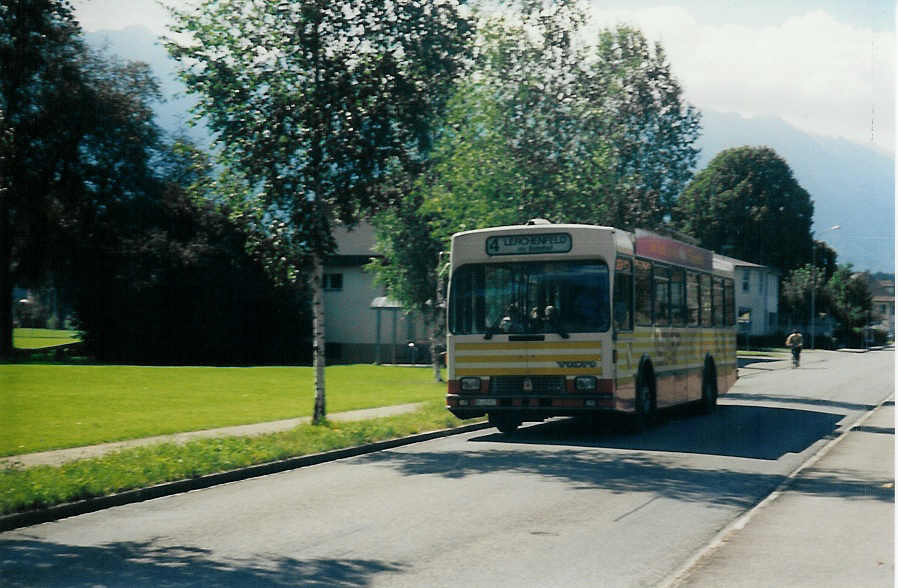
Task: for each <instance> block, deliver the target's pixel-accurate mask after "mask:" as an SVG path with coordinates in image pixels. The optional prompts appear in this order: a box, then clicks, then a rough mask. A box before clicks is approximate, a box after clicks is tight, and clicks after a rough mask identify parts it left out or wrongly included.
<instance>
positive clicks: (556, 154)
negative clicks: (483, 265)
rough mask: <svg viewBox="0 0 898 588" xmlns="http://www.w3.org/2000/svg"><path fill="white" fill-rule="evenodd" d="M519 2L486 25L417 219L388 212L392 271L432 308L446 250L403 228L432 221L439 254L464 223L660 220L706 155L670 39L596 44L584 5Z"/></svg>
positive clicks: (418, 194)
mask: <svg viewBox="0 0 898 588" xmlns="http://www.w3.org/2000/svg"><path fill="white" fill-rule="evenodd" d="M515 7H516V8H517V9H518V13H519V14H518V16H519V17H520V18H519V19H518V18H507V17H505V16H493V17H490V18H486V19H485V20H484V22H482V24H481V27H480V29H479V39H478V47H479V53H478V59H477V61H476V64H475V66H474V68H473V69H472V71H471V73H470V74H469V75H468V76H467V77H466V79H465V81H464V83H463V84H462V85H461V86H460V88H459V90H458V91H457V92H456V93H455V94H454V95H453V97H452V99H451V100H450V102H449V107H448V109H447V115H446V119H445V122H444V124H442V125H441V127H440V134H439V137H438V140H437V142H436V145H435V148H434V150H433V152H432V156H431V159H430V165H429V167H428V170H427V172H426V173H425V174H422V176H421V177H420V178H419V180H418V181H417V183H416V184H415V185H414V186H413V194H411V195H410V196H408V199H407V205H406V208H405V210H406V213H405V214H404V215H403V216H402V217H401V218H400V217H398V216H396V215H390V216H389V217H381V218H379V219H378V224H380V225H381V227H382V228H381V230H380V231H379V233H378V241H379V243H380V248H381V252H382V253H384V257H385V263H383V264H380V265H378V266H377V269H378V273H379V276H380V278H381V280H382V281H383V282H384V283H385V284H386V285H387V287H388V289H389V291H390V293H391V294H392V295H393V296H394V297H396V298H397V299H398V300H399V301H400V302H402V304H403V305H404V306H405V307H406V308H411V309H416V310H418V311H420V312H422V313H424V314H425V315H426V313H427V308H428V303H429V302H430V301H431V300H432V298H433V293H434V290H433V287H434V284H436V283H437V281H438V280H437V276H438V274H437V270H436V255H433V254H432V253H431V254H429V255H427V256H424V257H422V256H420V255H418V252H417V251H416V250H415V249H417V248H418V247H420V246H421V241H414V242H412V241H410V240H408V239H405V238H403V237H400V235H403V233H401V232H400V231H398V230H397V229H396V227H397V225H398V224H399V223H403V222H404V223H407V224H409V226H415V227H417V228H416V229H415V231H416V232H417V233H419V234H420V233H421V230H420V229H421V227H424V226H427V227H429V228H430V238H429V240H428V241H427V249H428V250H429V251H431V252H433V251H439V250H441V249H447V248H448V245H449V238H450V237H451V235H452V234H453V233H455V232H457V231H462V230H466V229H476V228H481V227H486V226H495V225H503V224H517V223H522V222H526V221H527V220H528V219H530V218H533V217H544V218H547V219H550V220H552V221H555V222H578V223H593V224H608V225H613V226H618V227H621V228H631V229H632V228H635V227H644V228H654V227H655V226H656V225H659V224H662V223H663V222H664V218H665V216H666V214H667V213H668V212H669V206H670V201H671V200H672V199H673V197H674V195H675V194H676V193H678V192H679V191H680V190H681V189H682V188H683V186H684V185H685V183H686V182H687V181H688V179H689V173H690V170H691V168H692V167H693V165H694V162H695V156H696V153H697V149H696V148H695V145H694V143H695V141H696V139H697V137H698V131H699V116H698V114H697V112H696V111H695V109H694V108H692V107H691V106H689V105H687V104H684V102H683V100H682V97H681V92H680V88H679V85H678V83H677V82H676V80H675V79H674V77H673V76H672V74H671V72H670V67H669V64H668V63H667V61H666V59H665V56H664V53H663V51H662V50H661V48H660V46H655V47H654V48H650V47H649V46H648V43H647V42H646V41H645V38H644V37H643V36H642V34H641V33H640V32H638V31H636V30H633V29H629V28H626V27H620V28H617V29H614V30H609V31H603V32H602V33H600V35H599V37H598V38H597V40H596V42H595V43H590V42H589V39H586V38H585V37H584V36H583V35H584V33H583V27H584V24H585V21H586V15H585V14H584V13H583V12H582V11H580V9H579V8H578V7H577V5H576V3H575V2H571V1H562V2H543V1H541V0H525V1H523V2H520V3H518V4H516V5H515ZM417 261H420V262H422V263H425V264H426V265H425V266H424V267H418V266H416V265H415V263H416V262H417ZM423 276H428V279H426V280H425V279H423ZM408 283H415V284H426V285H427V287H426V288H419V289H409V288H407V287H406V285H407V284H408Z"/></svg>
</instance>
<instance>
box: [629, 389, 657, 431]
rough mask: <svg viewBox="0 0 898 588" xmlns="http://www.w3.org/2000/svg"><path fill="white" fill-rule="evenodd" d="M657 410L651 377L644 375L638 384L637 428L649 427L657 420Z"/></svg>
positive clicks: (644, 428)
mask: <svg viewBox="0 0 898 588" xmlns="http://www.w3.org/2000/svg"><path fill="white" fill-rule="evenodd" d="M655 412H656V407H655V395H654V394H653V393H652V386H651V383H650V382H649V379H648V378H647V377H646V376H645V375H643V376H642V377H640V378H639V381H638V382H637V384H636V415H635V417H634V426H635V429H636V430H637V431H638V432H642V431H645V430H646V429H648V428H649V427H650V426H651V425H652V424H653V423H654V421H655Z"/></svg>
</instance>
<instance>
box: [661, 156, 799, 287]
mask: <svg viewBox="0 0 898 588" xmlns="http://www.w3.org/2000/svg"><path fill="white" fill-rule="evenodd" d="M813 214H814V204H813V202H812V201H811V197H810V195H809V194H808V193H807V191H806V190H805V189H804V188H802V187H801V186H800V185H799V184H798V182H797V181H796V180H795V177H794V176H793V175H792V169H791V168H790V167H789V165H788V164H787V163H786V162H785V160H784V159H783V158H782V157H780V156H779V155H777V154H776V153H775V152H774V151H773V150H772V149H770V148H769V147H737V148H734V149H727V150H725V151H722V152H721V153H719V154H718V155H717V156H715V157H714V159H712V160H711V162H710V163H709V164H708V167H706V168H705V169H703V170H701V171H700V172H699V173H697V174H696V176H695V178H694V179H693V180H692V182H691V183H690V184H689V186H688V187H687V188H686V190H685V191H684V192H683V194H682V196H680V198H679V199H678V201H677V207H676V211H675V215H674V218H675V222H676V223H677V224H678V225H679V227H680V228H681V230H683V231H684V232H686V233H688V234H691V235H693V236H695V237H697V238H698V240H699V242H700V243H701V245H702V247H706V248H708V249H713V250H715V251H721V252H723V253H726V254H727V255H731V256H733V257H736V258H739V259H744V260H746V261H751V262H754V263H759V264H762V265H769V266H773V267H775V268H777V269H779V270H781V271H783V272H789V271H791V270H792V269H793V268H796V267H798V266H800V265H802V264H804V263H807V262H808V261H810V259H811V222H812V216H813Z"/></svg>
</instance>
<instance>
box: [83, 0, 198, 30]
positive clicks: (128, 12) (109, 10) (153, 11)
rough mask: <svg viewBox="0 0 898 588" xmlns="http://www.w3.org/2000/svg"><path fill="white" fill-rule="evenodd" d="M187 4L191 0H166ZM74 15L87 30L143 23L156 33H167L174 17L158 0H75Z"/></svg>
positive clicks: (178, 5) (165, 0)
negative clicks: (171, 16)
mask: <svg viewBox="0 0 898 588" xmlns="http://www.w3.org/2000/svg"><path fill="white" fill-rule="evenodd" d="M164 3H165V4H166V5H174V6H176V7H184V6H187V5H189V4H190V3H191V0H164ZM72 5H73V6H74V7H75V18H77V19H78V22H80V23H81V28H82V29H84V30H85V31H88V32H93V31H103V30H118V29H124V28H126V27H129V26H132V25H143V26H145V27H147V28H148V29H150V30H151V31H153V32H154V33H156V34H159V35H161V34H163V33H166V32H167V30H168V25H169V24H170V22H171V19H170V18H169V16H168V12H167V11H166V9H165V8H163V7H162V6H161V5H160V3H159V2H158V1H157V0H73V2H72Z"/></svg>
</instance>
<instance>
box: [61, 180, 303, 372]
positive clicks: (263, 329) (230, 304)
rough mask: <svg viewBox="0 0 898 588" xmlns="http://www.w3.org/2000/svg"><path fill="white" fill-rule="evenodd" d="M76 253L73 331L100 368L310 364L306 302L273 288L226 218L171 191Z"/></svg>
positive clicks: (296, 292) (292, 291)
mask: <svg viewBox="0 0 898 588" xmlns="http://www.w3.org/2000/svg"><path fill="white" fill-rule="evenodd" d="M122 214H123V215H125V218H124V219H123V220H124V222H123V223H122V224H123V225H124V226H130V227H132V229H131V230H130V231H122V230H121V229H120V228H118V229H116V232H114V233H113V232H111V231H110V232H107V233H106V234H105V235H103V238H100V239H96V240H94V243H98V244H96V245H93V246H91V247H90V248H88V249H86V250H84V251H82V252H81V254H82V255H89V256H91V261H92V263H90V264H85V263H81V264H79V265H80V267H82V268H86V269H87V270H88V271H86V272H83V273H82V274H81V275H80V276H79V277H78V280H77V282H78V285H77V288H76V290H75V292H76V294H75V303H74V306H75V310H76V314H77V317H78V319H77V323H78V324H77V326H78V328H79V329H80V330H81V331H82V332H83V340H84V344H85V346H86V350H87V351H88V353H89V354H91V355H92V356H94V357H95V358H96V359H97V360H99V361H103V362H112V363H118V362H129V363H148V364H182V365H197V364H199V365H248V364H295V363H307V362H308V361H310V358H311V345H310V344H309V340H308V334H309V333H310V331H311V329H310V320H309V312H308V297H307V296H305V295H304V292H303V290H301V289H300V288H298V287H296V286H292V285H290V286H277V285H275V284H273V283H272V281H271V280H270V279H269V276H268V275H267V274H266V272H265V270H264V268H263V266H262V264H261V263H260V262H259V261H258V260H256V259H253V258H252V257H251V256H250V255H249V254H248V253H247V248H246V241H247V239H246V236H245V235H244V234H243V233H242V232H241V231H240V229H239V227H238V226H237V225H235V224H234V223H233V222H231V221H230V220H229V218H228V215H227V210H225V209H223V208H221V207H218V206H216V205H213V204H212V203H209V202H197V201H194V200H191V199H190V198H189V197H188V196H187V195H186V194H185V193H183V192H182V191H181V190H178V189H169V190H168V191H167V192H165V193H164V194H163V195H162V197H161V198H160V199H159V200H157V201H147V202H143V203H138V205H136V206H135V205H133V204H132V206H131V207H129V209H128V210H127V211H122Z"/></svg>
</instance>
